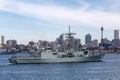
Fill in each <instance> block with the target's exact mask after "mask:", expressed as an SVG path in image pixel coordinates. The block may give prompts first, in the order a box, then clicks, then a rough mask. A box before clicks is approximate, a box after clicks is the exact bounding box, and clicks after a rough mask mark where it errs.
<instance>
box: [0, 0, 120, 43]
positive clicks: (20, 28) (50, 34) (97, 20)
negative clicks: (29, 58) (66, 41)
mask: <svg viewBox="0 0 120 80" xmlns="http://www.w3.org/2000/svg"><path fill="white" fill-rule="evenodd" d="M119 4H120V0H0V35H4V36H5V40H11V39H14V40H17V41H18V43H25V44H27V43H28V42H29V41H38V40H47V41H55V40H56V38H57V37H59V35H60V34H62V33H66V32H68V26H69V25H70V26H71V32H75V33H76V35H75V38H80V39H81V42H82V43H83V44H84V41H85V35H86V34H88V33H89V34H91V35H92V40H94V39H98V40H100V38H101V31H100V28H101V26H103V27H104V38H108V39H109V40H112V39H113V38H114V30H115V29H118V30H119V28H120V5H119Z"/></svg>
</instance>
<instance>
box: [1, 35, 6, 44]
mask: <svg viewBox="0 0 120 80" xmlns="http://www.w3.org/2000/svg"><path fill="white" fill-rule="evenodd" d="M4 44H5V36H1V45H4Z"/></svg>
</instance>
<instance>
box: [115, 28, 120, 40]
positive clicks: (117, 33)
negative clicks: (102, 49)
mask: <svg viewBox="0 0 120 80" xmlns="http://www.w3.org/2000/svg"><path fill="white" fill-rule="evenodd" d="M114 39H119V30H117V29H116V30H114Z"/></svg>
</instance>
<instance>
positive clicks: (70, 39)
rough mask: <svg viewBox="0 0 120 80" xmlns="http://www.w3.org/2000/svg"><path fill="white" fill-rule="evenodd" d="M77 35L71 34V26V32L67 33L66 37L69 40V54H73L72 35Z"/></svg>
mask: <svg viewBox="0 0 120 80" xmlns="http://www.w3.org/2000/svg"><path fill="white" fill-rule="evenodd" d="M75 34H76V33H71V31H70V25H69V32H68V33H65V34H64V35H67V38H68V50H69V53H72V38H73V37H72V35H75Z"/></svg>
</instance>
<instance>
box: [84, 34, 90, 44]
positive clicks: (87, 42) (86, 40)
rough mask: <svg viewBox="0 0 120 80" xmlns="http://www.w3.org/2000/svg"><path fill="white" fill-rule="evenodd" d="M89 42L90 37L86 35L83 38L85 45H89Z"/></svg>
mask: <svg viewBox="0 0 120 80" xmlns="http://www.w3.org/2000/svg"><path fill="white" fill-rule="evenodd" d="M90 42H91V35H90V34H87V35H86V36H85V44H90Z"/></svg>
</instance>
